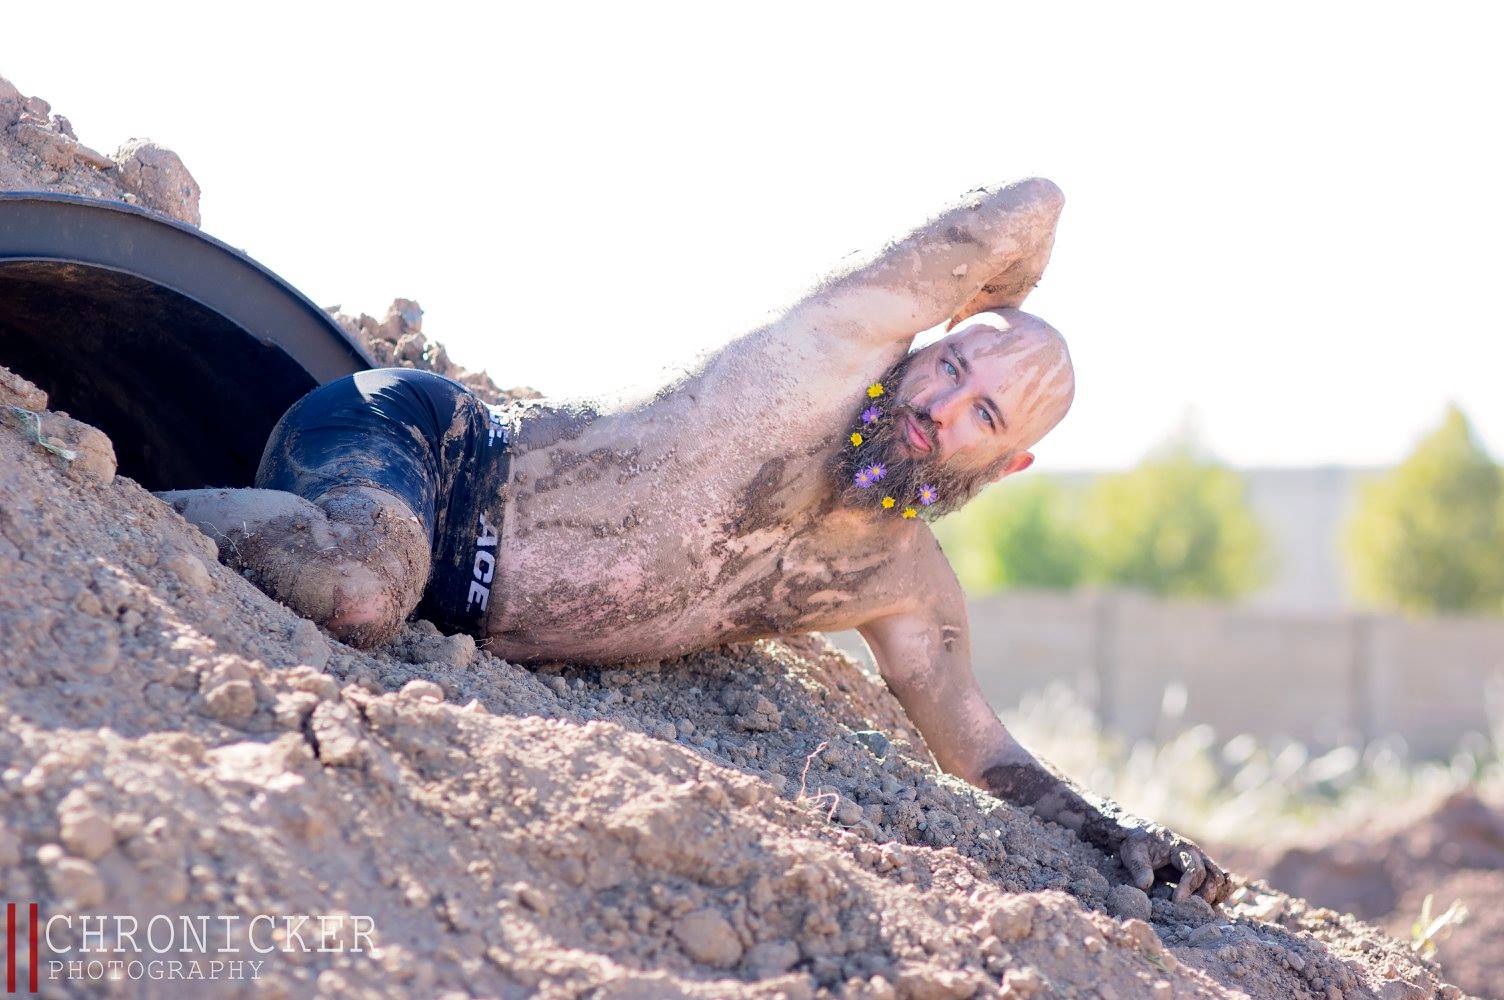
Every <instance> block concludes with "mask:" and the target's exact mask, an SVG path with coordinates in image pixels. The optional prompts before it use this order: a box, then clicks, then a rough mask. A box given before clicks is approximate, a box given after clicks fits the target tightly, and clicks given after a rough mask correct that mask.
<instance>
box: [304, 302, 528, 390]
mask: <svg viewBox="0 0 1504 1000" xmlns="http://www.w3.org/2000/svg"><path fill="white" fill-rule="evenodd" d="M326 311H327V312H328V313H329V314H330V315H331V316H333V317H334V321H335V322H336V323H338V324H339V325H340V326H341V327H342V328H343V329H344V331H345V332H346V333H348V334H349V335H350V336H351V337H353V338H354V339H355V342H356V343H358V344H359V345H360V346H361V347H364V348H365V349H366V351H367V352H368V353H369V354H370V355H371V357H372V358H373V359H375V361H376V364H377V366H378V367H381V368H424V369H427V370H428V371H431V372H437V373H438V374H440V375H443V376H445V377H446V378H452V379H454V380H455V381H456V382H459V383H460V384H462V385H464V386H466V387H467V388H469V389H470V391H472V392H474V393H475V394H476V395H477V396H479V397H480V398H481V399H483V400H485V401H486V402H487V403H496V404H501V403H508V402H512V401H513V400H519V399H537V398H539V397H540V396H541V395H542V394H541V393H539V392H538V391H537V390H536V389H528V388H515V389H502V388H501V387H500V386H498V385H497V384H496V383H495V382H493V381H491V377H490V376H489V375H487V374H486V373H485V372H484V371H479V372H472V371H471V370H470V369H468V368H464V367H462V366H460V365H457V364H455V363H454V362H453V361H452V360H450V358H449V352H448V351H446V350H444V345H443V344H441V343H439V342H438V341H436V340H430V339H429V338H428V336H427V335H426V334H424V333H423V310H422V308H421V307H420V306H419V305H418V303H416V302H414V301H413V300H412V299H393V300H392V304H391V305H390V306H389V307H388V308H387V311H386V315H385V316H384V317H382V318H381V319H380V320H377V319H376V318H375V317H373V316H368V315H366V314H365V313H361V314H360V315H359V316H351V315H349V314H348V313H345V312H341V311H340V307H339V306H329V307H328V309H327V310H326Z"/></svg>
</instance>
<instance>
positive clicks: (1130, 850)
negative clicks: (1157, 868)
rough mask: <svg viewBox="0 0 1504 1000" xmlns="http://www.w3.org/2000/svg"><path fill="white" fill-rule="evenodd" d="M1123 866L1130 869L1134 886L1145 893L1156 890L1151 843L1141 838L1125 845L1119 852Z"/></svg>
mask: <svg viewBox="0 0 1504 1000" xmlns="http://www.w3.org/2000/svg"><path fill="white" fill-rule="evenodd" d="M1118 857H1119V859H1120V860H1121V861H1122V862H1123V866H1124V867H1125V868H1127V869H1128V877H1129V878H1130V879H1132V880H1133V884H1134V885H1136V886H1138V887H1139V888H1140V889H1142V890H1143V891H1144V892H1148V891H1149V890H1150V889H1152V888H1154V866H1153V865H1151V864H1150V863H1149V842H1148V841H1147V840H1144V839H1141V838H1132V839H1130V840H1128V841H1127V842H1126V843H1124V844H1123V847H1122V850H1121V851H1119V852H1118Z"/></svg>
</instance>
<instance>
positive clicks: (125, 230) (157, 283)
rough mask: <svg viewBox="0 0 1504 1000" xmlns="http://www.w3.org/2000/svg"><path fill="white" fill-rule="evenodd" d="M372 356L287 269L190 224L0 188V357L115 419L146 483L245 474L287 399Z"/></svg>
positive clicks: (107, 421)
mask: <svg viewBox="0 0 1504 1000" xmlns="http://www.w3.org/2000/svg"><path fill="white" fill-rule="evenodd" d="M372 364H373V363H372V361H371V358H370V357H369V356H367V354H366V353H365V352H364V351H363V350H362V349H361V348H360V347H359V346H358V345H357V344H356V343H355V342H354V341H352V340H351V339H350V338H349V337H348V336H347V335H346V334H345V332H344V331H343V330H341V329H340V328H339V326H338V324H336V323H335V322H334V321H333V320H332V319H330V317H329V316H328V314H327V313H325V312H324V311H323V310H322V309H320V308H319V307H318V306H316V305H314V304H313V303H312V302H310V301H309V300H308V299H307V298H306V297H304V296H303V295H302V294H301V293H299V292H298V291H297V290H296V289H294V288H293V287H292V286H291V285H289V284H287V282H285V281H283V280H282V279H281V278H279V277H277V276H276V275H275V274H273V273H272V272H271V271H268V270H267V269H266V268H264V267H262V266H261V265H260V264H258V263H256V262H255V261H254V260H252V259H251V258H249V257H247V256H246V255H245V254H244V253H241V252H240V251H239V250H236V249H234V248H232V247H228V246H226V245H225V244H223V243H221V242H219V241H218V240H216V239H213V238H212V237H209V236H205V235H204V234H203V233H201V232H199V231H198V230H197V229H195V228H193V227H192V226H188V225H184V224H182V223H179V222H175V221H173V220H171V219H167V218H163V217H162V216H159V215H155V214H152V213H149V212H145V211H142V210H141V209H137V208H133V207H131V206H129V205H122V204H119V203H116V202H109V201H99V200H95V199H92V198H79V197H74V196H71V195H57V194H47V193H34V192H0V365H4V366H5V367H7V368H10V369H11V370H13V371H16V372H18V373H20V374H21V375H24V376H25V377H26V378H28V379H30V380H31V381H32V382H35V383H36V384H37V385H39V386H41V387H42V388H43V389H45V390H47V392H48V394H49V395H50V396H51V403H50V405H51V407H52V408H53V409H55V410H67V411H68V412H69V413H71V414H72V415H73V416H75V417H77V418H78V419H80V420H83V421H85V422H87V423H90V424H93V425H94V426H96V427H98V428H100V429H101V430H103V431H105V432H106V433H107V434H109V435H110V437H111V438H112V439H113V440H114V443H115V452H116V458H117V460H118V462H119V467H120V471H121V472H122V473H124V474H125V475H128V476H130V477H131V478H133V479H135V480H137V481H138V482H140V483H141V484H142V485H143V486H145V487H146V488H147V489H152V490H163V489H188V488H192V487H198V486H249V485H251V481H252V478H253V477H254V475H255V472H256V463H257V461H258V460H259V459H260V457H261V448H262V445H263V444H264V443H265V442H266V439H267V436H268V435H269V434H270V433H271V429H272V425H273V424H275V423H276V422H277V418H279V417H280V416H281V415H282V413H283V411H284V410H286V409H287V407H289V406H291V405H292V403H293V402H294V401H296V400H297V399H298V398H299V397H301V396H302V395H303V394H304V393H306V392H308V390H310V389H312V388H314V387H315V386H316V385H320V384H322V383H324V382H328V381H330V380H332V379H336V378H340V377H341V376H344V375H348V374H350V373H351V372H356V371H361V370H363V369H366V368H370V367H372Z"/></svg>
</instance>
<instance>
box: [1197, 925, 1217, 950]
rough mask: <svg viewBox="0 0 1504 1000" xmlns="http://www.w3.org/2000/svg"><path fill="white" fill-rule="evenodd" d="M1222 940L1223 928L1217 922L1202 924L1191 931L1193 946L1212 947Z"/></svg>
mask: <svg viewBox="0 0 1504 1000" xmlns="http://www.w3.org/2000/svg"><path fill="white" fill-rule="evenodd" d="M1221 940H1222V928H1221V927H1218V926H1217V925H1216V924H1202V925H1201V926H1200V927H1197V928H1196V929H1195V930H1193V931H1191V935H1190V938H1189V941H1190V944H1191V947H1192V948H1210V947H1212V946H1214V945H1215V944H1216V943H1217V942H1218V941H1221Z"/></svg>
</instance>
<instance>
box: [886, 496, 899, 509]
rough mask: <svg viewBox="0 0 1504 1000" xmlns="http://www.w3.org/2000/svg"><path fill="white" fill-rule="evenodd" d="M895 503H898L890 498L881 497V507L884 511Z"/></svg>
mask: <svg viewBox="0 0 1504 1000" xmlns="http://www.w3.org/2000/svg"><path fill="white" fill-rule="evenodd" d="M897 502H898V501H897V500H894V499H893V498H892V497H883V507H884V508H885V509H886V508H890V507H892V506H893V505H894V504H895V503H897Z"/></svg>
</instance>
